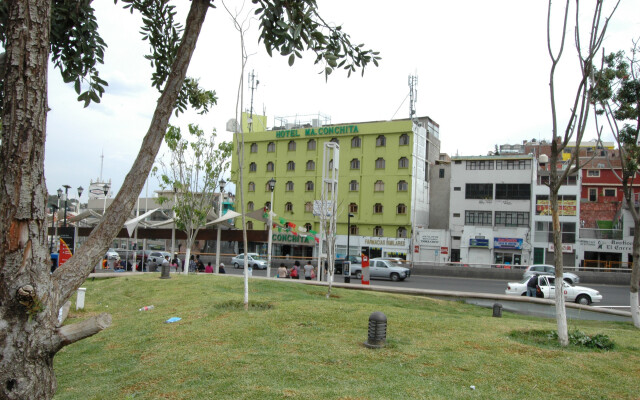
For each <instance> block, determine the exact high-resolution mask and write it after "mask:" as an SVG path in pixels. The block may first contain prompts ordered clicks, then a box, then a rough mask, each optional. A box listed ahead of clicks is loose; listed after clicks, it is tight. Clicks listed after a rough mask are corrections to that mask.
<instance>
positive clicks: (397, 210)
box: [396, 203, 407, 214]
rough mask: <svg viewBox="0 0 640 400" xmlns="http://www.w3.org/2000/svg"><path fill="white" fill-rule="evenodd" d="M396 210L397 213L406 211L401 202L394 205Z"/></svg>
mask: <svg viewBox="0 0 640 400" xmlns="http://www.w3.org/2000/svg"><path fill="white" fill-rule="evenodd" d="M396 212H397V213H398V214H406V213H407V206H405V205H404V204H402V203H400V204H398V206H397V207H396Z"/></svg>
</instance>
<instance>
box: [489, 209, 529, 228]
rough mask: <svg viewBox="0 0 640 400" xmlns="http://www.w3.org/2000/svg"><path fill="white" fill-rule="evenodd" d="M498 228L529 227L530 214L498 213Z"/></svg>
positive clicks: (496, 217) (496, 219)
mask: <svg viewBox="0 0 640 400" xmlns="http://www.w3.org/2000/svg"><path fill="white" fill-rule="evenodd" d="M495 221H496V223H495V224H496V226H529V213H528V212H516V211H496V215H495Z"/></svg>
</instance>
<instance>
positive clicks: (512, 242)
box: [493, 237, 522, 250]
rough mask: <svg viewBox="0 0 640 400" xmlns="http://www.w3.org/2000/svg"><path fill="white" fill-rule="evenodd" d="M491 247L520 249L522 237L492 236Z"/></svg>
mask: <svg viewBox="0 0 640 400" xmlns="http://www.w3.org/2000/svg"><path fill="white" fill-rule="evenodd" d="M493 248H494V249H512V250H521V249H522V239H514V238H498V237H497V238H493Z"/></svg>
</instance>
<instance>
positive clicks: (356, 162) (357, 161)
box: [349, 158, 360, 169]
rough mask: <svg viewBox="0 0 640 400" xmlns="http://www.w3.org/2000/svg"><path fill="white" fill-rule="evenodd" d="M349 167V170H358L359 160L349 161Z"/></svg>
mask: <svg viewBox="0 0 640 400" xmlns="http://www.w3.org/2000/svg"><path fill="white" fill-rule="evenodd" d="M349 166H350V167H351V169H360V160H358V159H357V158H354V159H353V160H351V163H350V164H349Z"/></svg>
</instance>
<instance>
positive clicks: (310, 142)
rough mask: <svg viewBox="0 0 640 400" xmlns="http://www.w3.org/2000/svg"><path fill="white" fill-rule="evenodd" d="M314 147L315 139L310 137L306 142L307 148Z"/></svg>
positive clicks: (311, 148)
mask: <svg viewBox="0 0 640 400" xmlns="http://www.w3.org/2000/svg"><path fill="white" fill-rule="evenodd" d="M315 149H316V140H315V139H310V140H309V141H308V142H307V150H315Z"/></svg>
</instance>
